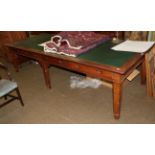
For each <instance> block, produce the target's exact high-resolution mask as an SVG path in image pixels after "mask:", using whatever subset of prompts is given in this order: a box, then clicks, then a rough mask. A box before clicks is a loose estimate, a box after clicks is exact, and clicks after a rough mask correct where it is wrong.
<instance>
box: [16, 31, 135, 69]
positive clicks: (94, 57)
mask: <svg viewBox="0 0 155 155" xmlns="http://www.w3.org/2000/svg"><path fill="white" fill-rule="evenodd" d="M50 38H51V35H49V34H41V35H37V36H33V37H31V38H29V39H27V40H23V41H19V42H17V43H16V45H19V46H22V47H25V48H32V49H36V50H39V51H40V52H43V47H41V46H39V45H38V44H40V43H43V42H45V41H48V40H50ZM113 46H115V44H113V43H112V42H111V41H107V42H105V43H103V44H101V45H99V46H97V47H96V48H93V49H91V50H89V51H88V52H86V53H83V54H81V55H78V56H77V58H80V59H86V60H89V61H94V62H96V63H99V64H106V65H112V66H115V67H121V66H122V65H123V64H125V63H126V62H127V61H128V60H130V59H131V58H133V57H134V55H135V53H133V52H122V51H114V50H112V49H111V47H113Z"/></svg>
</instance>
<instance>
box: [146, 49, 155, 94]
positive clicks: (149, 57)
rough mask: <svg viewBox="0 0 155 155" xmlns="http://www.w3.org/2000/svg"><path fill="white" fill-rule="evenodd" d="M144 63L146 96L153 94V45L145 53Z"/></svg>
mask: <svg viewBox="0 0 155 155" xmlns="http://www.w3.org/2000/svg"><path fill="white" fill-rule="evenodd" d="M145 63H146V81H147V94H148V96H151V97H153V96H155V94H154V73H155V72H154V70H155V46H154V47H153V48H152V49H151V50H150V51H149V52H147V53H146V54H145Z"/></svg>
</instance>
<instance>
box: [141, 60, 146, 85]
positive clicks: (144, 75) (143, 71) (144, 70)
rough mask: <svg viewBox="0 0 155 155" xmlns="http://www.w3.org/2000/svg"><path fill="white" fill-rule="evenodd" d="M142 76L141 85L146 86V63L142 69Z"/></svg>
mask: <svg viewBox="0 0 155 155" xmlns="http://www.w3.org/2000/svg"><path fill="white" fill-rule="evenodd" d="M140 70H141V72H140V74H141V84H145V83H146V66H145V61H143V63H142V64H141V67H140Z"/></svg>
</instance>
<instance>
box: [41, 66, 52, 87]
mask: <svg viewBox="0 0 155 155" xmlns="http://www.w3.org/2000/svg"><path fill="white" fill-rule="evenodd" d="M40 64H41V67H42V70H43V73H44V79H45V83H46V86H47V87H48V88H51V81H50V76H49V69H48V64H46V63H40Z"/></svg>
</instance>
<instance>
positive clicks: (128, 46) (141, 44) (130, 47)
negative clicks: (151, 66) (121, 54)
mask: <svg viewBox="0 0 155 155" xmlns="http://www.w3.org/2000/svg"><path fill="white" fill-rule="evenodd" d="M154 43H155V42H153V41H131V40H127V41H124V42H123V43H120V44H118V45H116V46H114V47H112V48H111V49H113V50H116V51H128V52H137V53H144V52H146V51H147V50H149V49H150V48H151V47H152V46H153V45H154Z"/></svg>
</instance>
